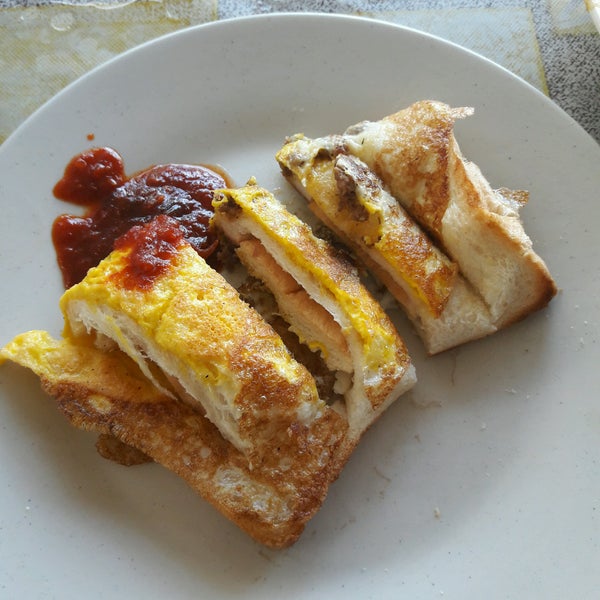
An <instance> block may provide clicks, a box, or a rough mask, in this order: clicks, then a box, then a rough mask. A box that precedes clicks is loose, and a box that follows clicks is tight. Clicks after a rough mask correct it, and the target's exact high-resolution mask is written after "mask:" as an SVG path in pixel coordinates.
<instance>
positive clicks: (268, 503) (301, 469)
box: [0, 331, 345, 548]
mask: <svg viewBox="0 0 600 600" xmlns="http://www.w3.org/2000/svg"><path fill="white" fill-rule="evenodd" d="M0 360H11V361H14V362H16V363H18V364H20V365H22V366H24V367H27V368H28V369H31V370H32V371H33V372H34V373H36V374H37V375H38V376H39V377H40V380H41V383H42V387H43V389H44V390H45V391H46V392H47V393H48V394H50V395H51V396H53V397H54V398H55V399H56V402H57V404H58V407H59V409H60V410H61V411H62V412H63V413H64V414H65V416H66V417H67V418H68V419H69V421H70V422H71V423H72V424H73V425H74V426H76V427H78V428H81V429H84V430H88V431H96V432H100V433H101V434H104V435H106V436H111V437H113V438H116V439H118V440H119V441H120V442H122V443H123V444H126V445H127V446H129V447H132V448H136V449H138V451H139V452H141V453H143V454H144V455H145V456H147V457H150V458H151V459H153V460H154V461H156V462H157V463H160V464H161V465H163V466H165V467H166V468H168V469H170V470H171V471H173V472H175V473H176V474H177V475H179V476H180V477H182V478H183V479H184V480H185V481H186V482H187V483H188V484H189V485H190V486H191V487H192V488H193V489H194V490H196V491H197V492H198V493H199V494H200V495H201V496H202V497H203V498H205V499H206V500H207V501H209V502H210V503H211V504H213V505H214V506H215V507H216V508H217V509H218V510H219V511H220V512H221V513H222V514H223V515H225V516H226V517H227V518H229V519H231V521H233V522H234V523H236V524H237V525H238V526H239V527H240V528H242V529H243V530H244V531H246V532H247V533H248V534H249V535H251V536H252V537H253V538H254V539H256V540H257V541H259V542H261V543H262V544H265V545H267V546H271V547H274V548H280V547H284V546H288V545H290V544H292V543H293V542H294V541H296V540H297V538H298V537H299V535H300V534H301V533H302V530H303V529H304V527H305V524H306V522H307V521H308V520H309V519H310V518H311V517H312V515H314V513H315V512H316V511H317V510H318V508H319V507H320V506H321V503H322V502H323V500H324V498H325V495H326V493H327V489H328V486H329V484H330V482H331V480H332V479H334V478H335V477H336V476H337V473H338V472H339V466H338V463H337V459H336V457H335V450H336V448H337V446H338V444H339V443H340V440H341V439H342V438H343V436H344V432H345V426H344V423H343V419H342V418H341V417H340V416H339V415H338V414H337V413H335V411H333V410H330V409H327V408H325V409H324V410H323V411H322V414H321V415H320V417H318V418H316V419H315V420H314V421H312V422H311V423H310V425H306V424H301V423H300V422H299V421H295V422H294V423H292V424H291V425H290V427H289V428H288V430H286V432H285V435H286V438H287V443H286V447H285V448H283V447H281V448H276V447H274V448H272V452H271V453H270V454H268V455H266V456H265V457H264V460H263V462H262V465H261V468H260V469H252V468H251V467H250V464H249V462H248V460H247V458H246V456H245V455H244V454H243V453H242V452H240V451H239V450H237V449H236V448H235V447H234V446H233V445H232V444H231V443H229V442H228V441H227V440H225V438H224V437H223V436H222V435H221V433H220V432H219V430H218V429H217V428H216V427H215V426H214V425H213V424H212V423H211V422H210V421H209V420H208V419H206V418H205V417H204V416H203V414H202V413H201V412H199V411H198V410H196V409H195V408H193V407H192V406H190V405H189V404H186V403H184V402H181V401H179V400H176V399H174V398H173V397H172V396H170V395H167V394H165V393H163V392H161V391H160V390H158V389H157V388H156V387H155V386H154V385H152V383H151V382H150V381H149V380H148V378H147V377H146V376H145V375H144V373H142V371H141V370H140V369H139V367H138V366H137V364H136V363H135V362H134V361H133V360H131V359H130V358H129V357H128V356H126V355H125V354H124V353H123V352H121V351H120V350H118V349H114V350H111V351H106V350H99V349H98V348H97V347H95V346H94V344H93V340H92V339H91V338H90V337H86V336H78V337H76V338H72V337H69V336H67V337H66V338H65V339H62V340H55V339H53V338H52V337H51V336H50V335H49V334H48V333H46V332H43V331H31V332H28V333H25V334H21V335H20V336H18V337H17V338H15V339H14V340H13V341H12V342H10V343H9V344H8V345H7V346H5V347H4V348H2V350H0Z"/></svg>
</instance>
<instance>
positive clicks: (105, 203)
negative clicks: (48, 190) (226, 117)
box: [52, 148, 227, 288]
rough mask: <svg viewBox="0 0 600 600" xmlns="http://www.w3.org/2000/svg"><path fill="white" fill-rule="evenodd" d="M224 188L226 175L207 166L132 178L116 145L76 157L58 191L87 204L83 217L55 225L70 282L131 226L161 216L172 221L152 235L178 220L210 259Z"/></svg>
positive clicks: (163, 168)
mask: <svg viewBox="0 0 600 600" xmlns="http://www.w3.org/2000/svg"><path fill="white" fill-rule="evenodd" d="M224 187H227V182H226V180H225V178H224V176H223V175H221V174H219V173H217V172H215V171H213V170H212V169H210V168H208V167H206V166H201V165H187V164H166V165H157V166H153V167H150V168H148V169H146V170H144V171H142V172H140V173H137V174H135V175H133V176H132V177H127V175H126V174H125V168H124V163H123V159H122V158H121V156H120V155H119V153H118V152H116V151H115V150H113V149H112V148H92V149H90V150H87V151H85V152H82V153H81V154H79V155H77V156H75V157H74V158H73V159H71V161H70V162H69V164H68V165H67V167H66V169H65V172H64V175H63V177H62V179H61V180H60V181H59V182H58V183H57V184H56V185H55V186H54V190H53V192H54V195H55V196H56V197H57V198H59V199H60V200H65V201H67V202H71V203H74V204H78V205H80V206H84V207H86V211H85V213H84V214H83V216H74V215H69V214H65V215H61V216H59V217H58V218H57V219H56V220H55V221H54V223H53V226H52V241H53V243H54V247H55V249H56V254H57V260H58V265H59V267H60V270H61V272H62V276H63V282H64V285H65V287H67V288H68V287H71V286H72V285H74V284H76V283H78V282H79V281H81V280H82V279H83V278H84V277H85V275H86V273H87V271H88V269H90V268H91V267H94V266H96V265H98V263H99V262H100V261H101V260H102V259H103V258H105V257H106V256H108V255H109V254H110V253H111V251H112V250H113V248H114V247H115V242H116V241H117V240H118V239H119V238H120V237H121V236H123V235H124V234H126V233H127V232H128V231H129V230H130V229H131V228H132V227H136V226H140V225H143V224H145V223H149V222H150V221H152V220H154V219H155V218H156V217H157V216H158V215H165V217H166V218H167V219H168V220H170V221H172V223H171V225H169V226H167V224H166V222H165V221H164V220H163V221H162V226H159V227H158V228H157V229H156V231H154V233H153V235H158V233H157V232H159V231H162V232H163V233H164V234H165V235H166V234H167V231H170V230H171V229H172V226H173V225H175V226H176V228H177V229H178V230H179V231H180V232H181V235H182V237H183V238H184V239H185V240H187V241H188V242H189V243H190V244H191V245H192V247H193V248H194V249H195V250H196V252H198V254H199V255H200V256H202V257H203V258H206V259H208V258H209V257H210V256H211V255H213V253H214V251H215V250H216V248H217V245H218V241H217V238H216V235H215V234H214V233H213V232H212V231H211V230H210V228H209V221H210V218H211V217H212V214H213V209H212V204H211V202H212V196H213V191H214V190H216V189H220V188H224ZM144 231H145V230H144ZM148 231H150V232H151V231H152V230H148ZM139 235H142V233H141V232H140V233H139ZM169 235H173V234H172V232H171V233H170V234H169ZM151 245H152V244H150V246H151ZM150 246H148V247H150ZM144 256H145V258H144V259H143V260H147V261H152V260H154V259H153V258H151V257H150V254H149V253H148V252H146V253H145V255H144ZM138 259H139V260H142V258H141V257H138ZM138 266H140V265H138ZM140 268H141V267H140ZM150 270H151V269H150ZM142 271H143V269H142ZM142 271H140V272H142Z"/></svg>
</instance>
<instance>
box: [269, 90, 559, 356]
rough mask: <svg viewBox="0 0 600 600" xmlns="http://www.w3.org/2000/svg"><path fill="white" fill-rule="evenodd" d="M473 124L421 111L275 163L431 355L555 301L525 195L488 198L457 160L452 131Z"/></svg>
mask: <svg viewBox="0 0 600 600" xmlns="http://www.w3.org/2000/svg"><path fill="white" fill-rule="evenodd" d="M471 112H472V111H471V109H467V108H458V109H454V108H450V107H449V106H447V105H445V104H442V103H439V102H429V101H424V102H418V103H416V104H414V105H412V106H411V107H409V108H407V109H405V110H403V111H400V112H399V113H396V114H394V115H391V116H389V117H386V118H384V119H382V120H381V121H377V122H363V123H360V124H358V125H355V126H353V127H350V128H349V129H348V130H347V131H346V132H345V133H344V134H343V135H330V136H327V137H323V138H317V139H309V138H306V137H305V136H303V135H301V134H297V135H295V136H292V137H291V138H289V139H288V141H287V142H286V144H285V145H284V146H283V147H282V148H281V149H280V150H279V152H278V153H277V155H276V158H277V161H278V162H279V164H280V167H281V169H282V172H283V174H284V176H285V177H286V178H287V179H288V180H289V181H290V182H291V183H292V184H293V185H294V186H295V187H296V188H297V189H298V190H299V191H300V192H301V194H302V195H303V196H304V197H305V198H306V199H307V200H308V202H309V207H310V208H311V209H312V210H313V212H314V213H315V214H316V215H317V217H319V218H320V219H321V220H322V221H323V222H324V223H325V224H326V225H327V226H328V227H329V228H331V229H332V230H333V231H334V232H335V233H336V234H337V235H338V236H339V237H340V238H341V239H342V240H343V241H344V242H345V243H346V244H348V245H349V246H350V247H352V249H353V250H354V251H355V252H356V254H357V255H358V256H359V258H361V259H362V261H363V262H364V263H365V265H366V266H367V267H368V268H369V269H370V270H371V271H372V272H373V273H374V274H375V275H376V276H378V278H379V279H380V280H381V281H382V283H384V284H385V285H386V286H387V288H388V289H389V290H390V292H391V293H392V294H393V295H394V296H395V298H396V299H397V300H398V302H399V303H400V304H401V305H402V306H403V308H404V309H405V310H406V312H407V314H408V316H409V318H410V319H411V320H412V322H413V323H414V325H415V328H416V330H417V332H418V333H419V334H420V335H421V337H422V338H423V340H424V343H425V345H426V348H427V350H428V351H429V353H431V354H434V353H437V352H440V351H442V350H445V349H448V348H451V347H453V346H456V345H458V344H461V343H464V342H467V341H470V340H473V339H477V338H479V337H483V336H485V335H489V334H490V333H493V332H495V331H497V330H498V329H499V328H501V327H505V326H507V325H509V324H510V323H512V322H514V321H515V320H518V319H520V318H523V317H524V316H526V315H527V314H529V313H530V312H532V311H533V310H536V309H539V308H541V307H543V306H545V304H547V302H548V301H549V300H550V299H551V298H552V297H553V295H554V294H555V293H556V285H555V283H554V281H553V280H552V277H551V276H550V273H549V271H548V269H547V267H546V265H545V264H544V262H543V261H542V259H541V258H540V257H539V256H538V255H537V254H535V252H534V251H533V249H532V244H531V240H530V239H529V238H528V237H527V235H526V234H525V231H524V229H523V226H522V223H521V221H520V220H519V215H518V212H517V210H518V207H519V205H520V204H521V203H522V202H523V201H524V199H525V198H526V193H525V192H509V191H508V190H496V191H494V190H492V189H491V187H490V185H489V183H488V182H487V181H486V180H485V179H484V178H483V176H482V175H481V172H480V171H479V169H478V168H477V167H476V166H475V165H473V164H472V163H469V162H467V161H465V160H464V159H463V157H462V155H461V154H460V150H459V148H458V145H457V143H456V140H455V138H454V133H453V126H454V121H455V120H456V119H457V118H462V117H464V116H467V115H469V114H471Z"/></svg>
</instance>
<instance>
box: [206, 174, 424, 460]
mask: <svg viewBox="0 0 600 600" xmlns="http://www.w3.org/2000/svg"><path fill="white" fill-rule="evenodd" d="M213 206H214V208H215V215H214V217H213V222H214V223H215V224H216V226H217V227H218V228H219V229H220V230H222V231H223V233H224V234H225V235H226V236H227V237H228V238H229V239H230V240H231V241H232V242H233V243H234V244H235V245H237V246H238V247H239V248H240V249H241V251H240V253H239V256H240V258H241V260H242V261H243V262H244V263H245V264H246V265H247V268H248V270H249V271H250V272H251V273H253V274H255V275H256V276H257V277H259V278H262V279H263V281H264V282H265V284H267V285H268V286H270V287H271V291H272V292H273V293H274V295H275V297H276V299H277V300H278V303H279V305H280V309H281V312H282V313H283V314H284V316H286V317H287V318H288V319H290V322H291V326H292V329H294V330H295V331H296V332H298V335H299V337H300V338H301V340H302V341H304V342H305V343H307V344H308V345H309V347H313V348H318V349H319V350H321V352H322V353H323V355H324V359H325V361H326V362H329V364H330V365H332V366H334V367H338V368H340V371H341V377H342V378H344V379H346V381H347V382H348V383H349V384H350V387H349V388H348V389H347V390H344V389H343V388H342V392H343V395H344V400H345V407H336V408H337V409H339V410H341V409H342V408H345V413H346V415H347V418H348V427H349V430H348V438H349V448H351V447H352V446H353V445H355V443H356V442H357V441H358V439H359V438H360V436H361V435H362V433H363V432H364V431H365V430H366V429H367V428H368V427H369V426H370V425H371V424H372V423H373V421H374V420H375V419H376V418H378V416H379V415H381V413H382V412H383V411H384V410H385V409H386V408H387V407H388V406H389V404H390V403H391V402H393V401H394V400H396V399H397V398H398V397H399V396H400V395H401V394H402V393H403V392H404V391H406V390H407V389H409V388H410V387H412V386H413V385H414V383H415V382H416V378H415V374H414V368H413V366H412V364H411V361H410V358H409V356H408V353H407V351H406V348H405V346H404V343H403V342H402V340H401V339H400V337H399V335H398V333H397V332H396V330H395V329H394V326H393V325H392V323H391V322H390V320H389V318H388V317H387V315H386V314H385V313H384V311H383V309H382V308H381V306H380V305H379V304H378V303H377V302H376V301H375V300H374V299H373V297H372V296H371V295H370V294H369V292H368V291H367V290H366V288H365V287H364V286H363V285H362V284H361V282H360V279H359V277H358V274H357V273H356V271H355V269H354V268H353V267H351V266H350V265H349V264H348V263H347V262H346V261H343V260H341V259H340V257H339V255H338V254H337V253H336V252H335V251H334V250H333V248H332V247H331V246H330V245H329V244H328V243H327V242H325V241H324V240H321V239H319V238H317V237H316V236H315V235H314V234H313V233H312V231H311V229H310V228H309V226H308V225H307V224H306V223H304V222H302V221H301V220H300V219H299V218H298V217H296V216H295V215H292V214H291V213H290V212H289V211H287V209H286V208H285V207H284V206H283V205H282V204H281V203H280V202H279V201H278V200H277V199H276V198H275V197H274V196H273V195H272V194H271V193H270V192H268V191H267V190H265V189H263V188H260V187H259V186H257V185H256V184H255V183H254V182H253V181H251V182H250V183H249V185H247V186H245V187H242V188H239V189H228V190H222V191H217V192H216V193H215V199H214V200H213ZM265 255H267V256H265ZM265 265H267V268H265ZM298 299H299V300H298ZM298 306H301V310H302V313H303V314H302V318H301V319H298V318H297V316H298V314H299V313H298V310H297V307H298ZM290 307H293V308H292V309H291V310H290ZM311 321H313V322H316V323H317V325H316V326H314V327H307V326H306V322H311ZM348 367H349V368H350V372H348V371H347V369H348ZM344 373H345V377H344V375H343V374H344Z"/></svg>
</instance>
